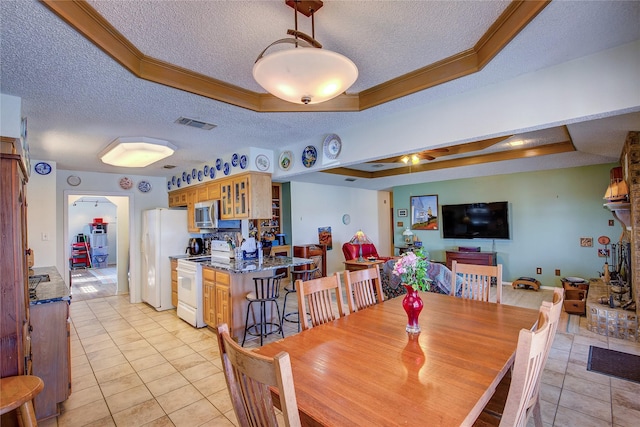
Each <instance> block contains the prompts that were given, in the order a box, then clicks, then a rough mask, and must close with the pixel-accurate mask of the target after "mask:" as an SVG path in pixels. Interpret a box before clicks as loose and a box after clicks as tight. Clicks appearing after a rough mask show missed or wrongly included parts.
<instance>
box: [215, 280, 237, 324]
mask: <svg viewBox="0 0 640 427" xmlns="http://www.w3.org/2000/svg"><path fill="white" fill-rule="evenodd" d="M230 283H231V275H230V274H229V273H222V272H220V271H217V272H216V288H215V292H216V297H215V316H216V317H215V321H216V324H217V325H219V324H220V323H226V324H227V325H230V326H229V327H231V326H232V324H233V317H232V313H231V289H230Z"/></svg>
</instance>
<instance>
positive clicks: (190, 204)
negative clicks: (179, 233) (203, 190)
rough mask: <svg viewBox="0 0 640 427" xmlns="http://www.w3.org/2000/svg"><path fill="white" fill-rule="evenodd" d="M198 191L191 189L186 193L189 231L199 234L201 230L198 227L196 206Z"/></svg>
mask: <svg viewBox="0 0 640 427" xmlns="http://www.w3.org/2000/svg"><path fill="white" fill-rule="evenodd" d="M197 196H198V191H197V190H196V189H195V188H190V189H188V190H187V192H186V197H187V231H188V232H189V233H199V232H200V229H199V228H198V227H196V217H195V205H196V197H197Z"/></svg>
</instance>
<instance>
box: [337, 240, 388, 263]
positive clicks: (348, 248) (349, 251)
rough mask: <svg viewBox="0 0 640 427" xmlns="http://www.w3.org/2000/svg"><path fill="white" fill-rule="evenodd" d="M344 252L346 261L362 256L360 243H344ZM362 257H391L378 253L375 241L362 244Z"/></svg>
mask: <svg viewBox="0 0 640 427" xmlns="http://www.w3.org/2000/svg"><path fill="white" fill-rule="evenodd" d="M342 253H344V259H345V261H350V260H352V259H358V257H359V256H360V245H358V244H353V243H349V242H347V243H345V244H343V245H342ZM362 257H363V258H364V259H367V258H375V259H379V260H383V261H386V260H389V259H391V257H388V256H387V257H381V256H380V255H378V251H377V250H376V246H375V245H374V244H373V243H363V244H362Z"/></svg>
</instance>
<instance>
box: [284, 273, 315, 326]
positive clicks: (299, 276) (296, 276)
mask: <svg viewBox="0 0 640 427" xmlns="http://www.w3.org/2000/svg"><path fill="white" fill-rule="evenodd" d="M317 272H318V268H313V269H309V270H292V271H291V283H290V284H289V286H285V287H284V291H285V294H284V308H283V309H282V313H283V314H282V321H283V322H284V321H285V320H286V321H287V322H291V323H297V324H298V332H300V313H298V311H297V310H296V311H292V312H289V313H287V297H288V296H289V294H293V293H296V292H297V291H296V280H302V281H303V282H306V281H307V280H309V279H313V278H315V276H316V273H317ZM293 316H295V319H294V320H292V319H291V317H293Z"/></svg>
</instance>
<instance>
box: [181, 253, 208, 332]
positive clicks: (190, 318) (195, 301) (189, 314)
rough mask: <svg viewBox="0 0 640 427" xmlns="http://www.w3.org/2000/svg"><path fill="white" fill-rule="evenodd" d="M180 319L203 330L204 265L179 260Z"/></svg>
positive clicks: (187, 260)
mask: <svg viewBox="0 0 640 427" xmlns="http://www.w3.org/2000/svg"><path fill="white" fill-rule="evenodd" d="M177 271H178V307H177V309H176V313H177V314H178V317H179V318H181V319H182V320H184V321H185V322H187V323H190V324H191V325H192V326H195V327H196V328H203V327H205V326H206V324H205V323H204V317H203V309H202V264H201V263H199V262H197V261H194V260H189V259H178V268H177Z"/></svg>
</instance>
